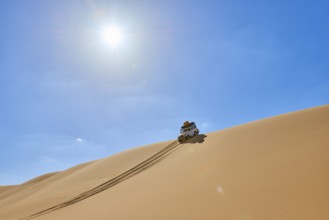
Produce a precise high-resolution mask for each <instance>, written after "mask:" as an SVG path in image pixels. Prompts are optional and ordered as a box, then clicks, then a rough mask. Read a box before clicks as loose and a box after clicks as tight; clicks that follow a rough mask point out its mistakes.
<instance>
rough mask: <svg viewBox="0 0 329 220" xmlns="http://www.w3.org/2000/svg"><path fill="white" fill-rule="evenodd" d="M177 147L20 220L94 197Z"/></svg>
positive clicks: (167, 149)
mask: <svg viewBox="0 0 329 220" xmlns="http://www.w3.org/2000/svg"><path fill="white" fill-rule="evenodd" d="M178 145H180V143H179V142H178V141H173V142H172V143H170V144H169V145H168V146H166V147H165V148H163V149H162V150H160V151H158V152H157V153H155V154H154V155H152V156H151V157H149V158H147V159H146V160H144V161H143V162H141V163H139V164H137V165H136V166H134V167H132V168H130V169H129V170H127V171H125V172H123V173H122V174H120V175H118V176H116V177H114V178H112V179H110V180H108V181H106V182H104V183H102V184H100V185H98V186H96V187H94V188H92V189H90V190H88V191H86V192H84V193H81V194H79V195H78V196H76V197H73V198H71V199H70V200H67V201H65V202H62V203H59V204H57V205H55V206H52V207H50V208H47V209H44V210H42V211H40V212H37V213H35V214H33V215H30V216H28V217H25V218H22V219H20V220H29V219H33V218H36V217H38V216H41V215H45V214H47V213H50V212H53V211H56V210H59V209H62V208H65V207H67V206H70V205H73V204H75V203H77V202H80V201H82V200H84V199H87V198H89V197H91V196H94V195H96V194H98V193H100V192H102V191H104V190H107V189H109V188H111V187H113V186H115V185H117V184H118V183H120V182H122V181H124V180H126V179H129V178H131V177H133V176H134V175H136V174H138V173H140V172H142V171H144V170H146V169H148V168H150V167H151V166H153V165H154V164H156V163H158V162H159V161H161V160H162V159H164V158H165V157H166V156H167V155H168V154H169V153H170V152H171V151H172V150H174V149H175V148H177V147H178Z"/></svg>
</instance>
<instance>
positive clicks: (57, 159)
mask: <svg viewBox="0 0 329 220" xmlns="http://www.w3.org/2000/svg"><path fill="white" fill-rule="evenodd" d="M328 8H329V2H328V1H326V0H318V1H311V0H301V1H295V0H277V1H267V0H265V1H264V0H252V1H243V0H202V1H196V0H179V1H177V0H166V1H158V0H138V1H136V0H120V1H119V0H70V1H65V0H58V1H51V0H29V1H24V0H10V1H0V31H1V32H0V33H1V34H0V76H1V80H0V104H1V108H0V140H1V143H0V185H9V184H20V183H22V182H24V181H27V180H29V179H31V178H34V177H36V176H38V175H41V174H45V173H48V172H53V171H58V170H64V169H67V168H69V167H71V166H74V165H77V164H80V163H83V162H87V161H92V160H97V159H100V158H105V157H108V156H110V155H113V154H115V153H118V152H121V151H124V150H127V149H130V148H135V147H138V146H143V145H147V144H152V143H156V142H161V141H167V140H172V139H176V138H177V136H178V134H179V128H180V126H181V125H182V123H183V122H184V121H186V120H189V121H194V122H195V123H196V124H197V126H198V127H199V129H200V132H201V133H207V132H212V131H218V130H221V129H225V128H228V127H233V126H236V125H240V124H244V123H247V122H250V121H254V120H259V119H262V118H266V117H271V116H275V115H278V114H283V113H287V112H292V111H297V110H301V109H305V108H310V107H315V106H320V105H325V104H328V103H329V95H328V94H329V74H328V73H329V52H328V51H329V43H328V40H329V29H328V26H329V24H328V23H329V13H328ZM110 26H116V27H119V29H120V31H121V35H122V41H121V43H120V45H117V46H115V47H113V46H109V45H108V44H106V42H104V39H103V38H102V29H103V28H104V27H110Z"/></svg>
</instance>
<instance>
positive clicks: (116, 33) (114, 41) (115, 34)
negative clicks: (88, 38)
mask: <svg viewBox="0 0 329 220" xmlns="http://www.w3.org/2000/svg"><path fill="white" fill-rule="evenodd" d="M101 37H102V39H103V42H104V43H105V44H107V45H109V46H111V47H118V46H120V45H121V44H122V42H123V33H122V30H121V29H120V28H119V27H117V26H110V27H105V28H103V29H102V31H101Z"/></svg>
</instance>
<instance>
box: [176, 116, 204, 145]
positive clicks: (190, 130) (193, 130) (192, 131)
mask: <svg viewBox="0 0 329 220" xmlns="http://www.w3.org/2000/svg"><path fill="white" fill-rule="evenodd" d="M180 133H181V135H180V136H178V141H179V142H181V143H182V142H184V141H186V140H188V139H190V138H192V137H195V136H197V135H199V129H198V128H197V127H196V125H195V123H194V122H188V121H186V122H184V124H183V126H182V127H181V129H180Z"/></svg>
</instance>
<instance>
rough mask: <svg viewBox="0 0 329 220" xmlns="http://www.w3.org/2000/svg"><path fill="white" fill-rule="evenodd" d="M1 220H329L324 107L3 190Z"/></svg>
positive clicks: (328, 114)
mask: <svg viewBox="0 0 329 220" xmlns="http://www.w3.org/2000/svg"><path fill="white" fill-rule="evenodd" d="M201 132H202V131H201ZM0 219H1V220H18V219H37V220H59V219H61V220H62V219H79V220H91V219H93V220H107V219H116V220H120V219H123V220H126V219H127V220H128V219H141V220H148V219H150V220H155V219H156V220H162V219H163V220H164V219H166V220H170V219H189V220H191V219H219V220H220V219H228V220H251V219H260V220H262V219H273V220H278V219H323V220H328V219H329V105H326V106H322V107H316V108H312V109H306V110H303V111H298V112H293V113H288V114H284V115H279V116H276V117H271V118H268V119H263V120H259V121H255V122H251V123H247V124H244V125H240V126H236V127H233V128H228V129H224V130H220V131H216V132H212V133H208V134H204V135H200V136H198V137H195V138H194V139H192V140H191V141H190V142H189V143H185V144H179V143H178V142H177V141H176V140H170V141H167V142H162V143H156V144H152V145H148V146H142V147H138V148H135V149H131V150H128V151H124V152H122V153H119V154H116V155H113V156H110V157H107V158H104V159H101V160H97V161H92V162H88V163H84V164H81V165H78V166H75V167H72V168H70V169H68V170H65V171H62V172H56V173H50V174H46V175H43V176H40V177H37V178H35V179H32V180H30V181H28V182H26V183H23V184H21V185H16V186H2V187H0Z"/></svg>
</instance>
